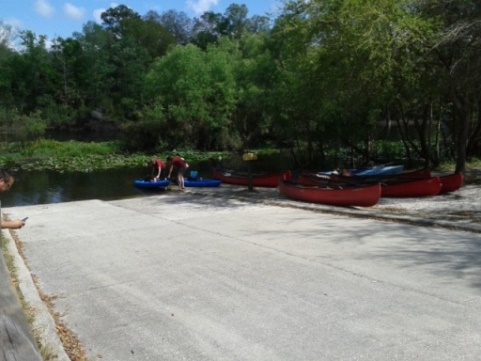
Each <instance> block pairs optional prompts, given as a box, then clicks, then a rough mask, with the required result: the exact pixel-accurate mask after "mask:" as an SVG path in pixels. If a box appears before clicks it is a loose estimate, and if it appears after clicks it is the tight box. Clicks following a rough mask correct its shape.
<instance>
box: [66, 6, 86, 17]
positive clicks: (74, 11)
mask: <svg viewBox="0 0 481 361" xmlns="http://www.w3.org/2000/svg"><path fill="white" fill-rule="evenodd" d="M63 12H64V14H65V15H67V17H69V18H70V19H73V20H82V19H83V18H84V17H85V8H79V7H77V6H75V5H72V4H70V3H65V5H64V6H63Z"/></svg>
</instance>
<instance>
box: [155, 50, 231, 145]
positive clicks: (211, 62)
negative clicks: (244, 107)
mask: <svg viewBox="0 0 481 361" xmlns="http://www.w3.org/2000/svg"><path fill="white" fill-rule="evenodd" d="M234 89H235V82H234V77H233V70H232V64H231V62H230V58H229V53H228V52H226V51H225V50H224V49H223V48H222V47H209V48H208V50H207V51H206V52H204V51H202V50H201V49H199V48H198V47H196V46H194V45H187V46H185V47H183V46H177V47H175V48H173V49H172V51H170V52H169V53H168V54H167V55H166V56H164V57H163V58H161V59H158V60H157V61H156V62H155V64H154V65H153V67H152V69H151V70H150V72H149V73H148V75H147V77H146V82H145V95H146V103H147V104H148V109H154V108H155V109H162V111H163V114H164V115H165V119H166V126H167V128H166V129H164V134H163V138H164V139H166V140H167V139H168V140H169V144H170V146H171V147H179V146H196V147H197V148H198V149H204V150H206V149H219V148H220V146H221V144H222V142H223V140H222V130H223V129H224V128H225V127H226V126H227V124H228V121H229V119H230V115H231V112H232V110H233V107H234V104H235V96H234V95H235V91H234ZM199 135H200V136H199Z"/></svg>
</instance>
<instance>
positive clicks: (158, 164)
mask: <svg viewBox="0 0 481 361" xmlns="http://www.w3.org/2000/svg"><path fill="white" fill-rule="evenodd" d="M151 165H152V172H151V179H152V181H154V182H156V181H159V180H160V179H161V176H162V171H164V169H165V163H164V161H163V160H162V159H158V158H157V159H152V162H151Z"/></svg>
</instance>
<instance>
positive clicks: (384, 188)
mask: <svg viewBox="0 0 481 361" xmlns="http://www.w3.org/2000/svg"><path fill="white" fill-rule="evenodd" d="M440 191H441V179H440V178H439V177H430V178H421V179H414V178H413V179H409V178H407V179H404V180H402V181H401V180H397V181H396V182H387V183H381V197H393V198H394V197H399V198H401V197H404V198H409V197H430V196H435V195H437V194H439V192H440Z"/></svg>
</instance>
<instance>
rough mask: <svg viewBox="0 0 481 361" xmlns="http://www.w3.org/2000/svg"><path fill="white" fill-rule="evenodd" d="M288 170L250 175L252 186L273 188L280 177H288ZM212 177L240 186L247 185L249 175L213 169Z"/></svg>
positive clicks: (277, 183)
mask: <svg viewBox="0 0 481 361" xmlns="http://www.w3.org/2000/svg"><path fill="white" fill-rule="evenodd" d="M289 177H290V172H289V171H287V172H281V173H275V174H267V175H252V186H254V187H270V188H275V187H277V186H278V185H279V180H280V179H288V178H289ZM213 178H215V179H218V180H220V181H222V182H223V183H227V184H234V185H240V186H248V185H249V177H248V175H247V174H242V175H241V174H236V173H229V172H224V171H220V170H214V171H213Z"/></svg>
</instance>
